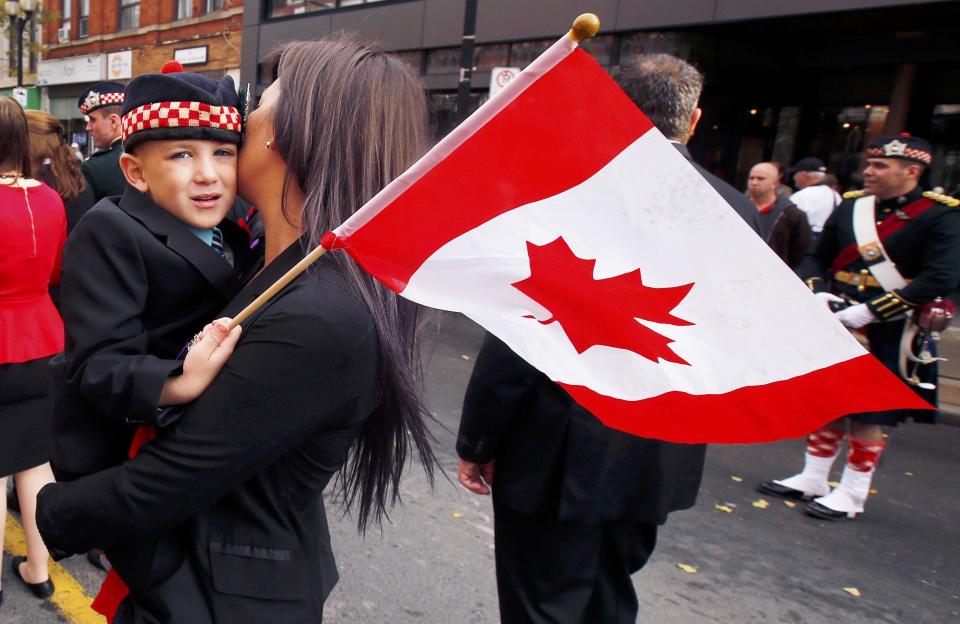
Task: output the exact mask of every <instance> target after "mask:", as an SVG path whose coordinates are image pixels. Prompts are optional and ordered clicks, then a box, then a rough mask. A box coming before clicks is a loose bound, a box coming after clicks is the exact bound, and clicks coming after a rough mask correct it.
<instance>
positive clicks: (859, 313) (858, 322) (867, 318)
mask: <svg viewBox="0 0 960 624" xmlns="http://www.w3.org/2000/svg"><path fill="white" fill-rule="evenodd" d="M837 320H838V321H840V322H841V323H843V324H844V325H845V326H847V327H849V328H850V329H860V328H861V327H863V326H864V325H866V324H868V323H872V322H874V321H876V320H877V317H875V316H874V315H873V312H871V311H870V308H868V307H867V304H865V303H858V304H857V305H854V306H850V307H849V308H844V309H842V310H840V311H839V312H837Z"/></svg>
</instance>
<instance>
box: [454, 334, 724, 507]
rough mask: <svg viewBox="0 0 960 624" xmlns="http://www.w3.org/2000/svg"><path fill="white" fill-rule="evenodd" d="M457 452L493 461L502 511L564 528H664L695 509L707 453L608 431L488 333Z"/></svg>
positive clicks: (478, 460) (495, 491) (474, 459)
mask: <svg viewBox="0 0 960 624" xmlns="http://www.w3.org/2000/svg"><path fill="white" fill-rule="evenodd" d="M457 452H458V454H459V455H460V457H461V458H462V459H465V460H467V461H471V462H475V463H479V464H485V463H488V462H490V461H492V460H496V471H495V474H494V482H493V496H494V498H495V499H496V501H497V504H502V505H505V506H507V507H509V508H510V509H513V510H515V511H519V512H523V513H527V514H549V515H550V516H552V517H554V518H556V519H559V520H560V521H562V522H573V523H581V524H594V523H599V522H606V521H609V520H623V519H628V520H636V521H639V522H646V523H651V524H663V523H664V522H665V521H666V519H667V514H668V513H670V512H671V511H675V510H679V509H686V508H689V507H692V506H693V504H694V503H695V502H696V500H697V491H698V489H699V487H700V479H701V477H702V475H703V464H704V458H705V455H706V446H705V445H702V444H673V443H668V442H660V441H657V440H649V439H644V438H639V437H636V436H632V435H629V434H626V433H623V432H621V431H616V430H613V429H610V428H608V427H606V426H604V425H603V424H602V423H601V422H600V421H599V420H598V419H597V418H595V417H594V416H593V415H592V414H590V413H589V412H588V411H587V410H585V409H583V408H582V407H580V406H579V405H578V404H577V403H575V402H574V401H573V399H571V398H570V395H568V394H567V393H566V392H565V391H564V390H563V389H562V388H560V386H558V385H557V384H555V383H554V382H552V381H551V380H550V379H549V378H548V377H547V376H546V375H544V374H543V373H541V372H540V371H538V370H537V369H536V368H534V367H533V366H531V365H530V364H528V363H527V362H526V361H524V360H523V359H522V358H520V357H519V356H518V355H516V354H515V353H514V352H513V351H511V350H510V348H509V347H507V346H506V345H505V344H504V343H503V342H502V341H500V340H499V339H497V338H496V337H494V336H493V335H490V334H487V336H486V337H485V338H484V341H483V346H482V347H481V348H480V353H479V355H478V356H477V361H476V365H475V366H474V370H473V375H472V377H471V378H470V383H469V386H468V388H467V393H466V397H465V399H464V403H463V414H462V416H461V419H460V431H459V435H458V440H457Z"/></svg>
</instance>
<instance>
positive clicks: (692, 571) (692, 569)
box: [677, 563, 699, 574]
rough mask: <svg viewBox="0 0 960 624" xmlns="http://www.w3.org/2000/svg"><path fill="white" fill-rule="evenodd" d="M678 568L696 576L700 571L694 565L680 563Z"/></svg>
mask: <svg viewBox="0 0 960 624" xmlns="http://www.w3.org/2000/svg"><path fill="white" fill-rule="evenodd" d="M677 567H678V568H680V569H681V570H683V571H684V572H686V573H687V574H696V573H697V572H699V570H698V569H697V568H695V567H693V566H692V565H687V564H685V563H678V564H677Z"/></svg>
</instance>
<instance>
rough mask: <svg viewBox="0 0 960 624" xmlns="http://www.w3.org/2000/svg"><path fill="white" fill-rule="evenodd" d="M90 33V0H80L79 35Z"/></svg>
mask: <svg viewBox="0 0 960 624" xmlns="http://www.w3.org/2000/svg"><path fill="white" fill-rule="evenodd" d="M89 34H90V0H80V19H78V20H77V36H78V37H86V36H88V35H89Z"/></svg>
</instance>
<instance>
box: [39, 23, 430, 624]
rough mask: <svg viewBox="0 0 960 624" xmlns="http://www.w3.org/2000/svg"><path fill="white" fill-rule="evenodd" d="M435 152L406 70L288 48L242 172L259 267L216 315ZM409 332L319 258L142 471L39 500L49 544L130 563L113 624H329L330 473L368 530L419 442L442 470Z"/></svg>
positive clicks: (214, 331) (329, 47)
mask: <svg viewBox="0 0 960 624" xmlns="http://www.w3.org/2000/svg"><path fill="white" fill-rule="evenodd" d="M130 86H131V87H132V86H133V83H131V85H130ZM129 88H130V87H128V94H129ZM305 111H306V113H305ZM425 142H426V107H425V102H424V95H423V90H422V86H421V84H420V82H419V80H418V79H417V78H416V77H415V76H414V75H413V74H412V73H411V71H410V70H409V68H407V67H406V66H405V64H404V63H403V62H402V61H400V60H399V59H397V58H395V57H392V56H389V55H385V54H382V53H380V52H377V51H375V50H373V49H371V48H369V47H368V46H364V45H362V44H358V43H355V42H353V41H351V40H349V39H343V38H338V39H329V40H325V41H320V42H301V43H295V44H291V45H290V46H288V47H287V48H286V49H285V51H284V53H283V55H282V57H281V60H280V68H279V78H278V80H277V81H276V82H275V83H274V84H273V85H271V86H270V87H269V88H268V89H267V91H266V92H264V94H263V97H262V100H261V107H260V109H259V110H257V111H256V112H254V113H252V114H251V115H250V117H249V120H248V125H247V128H246V141H245V147H244V149H243V151H242V153H241V155H240V159H239V175H238V179H239V187H240V192H241V194H242V195H244V196H245V197H246V199H248V200H250V201H251V202H253V203H254V204H255V205H256V206H257V207H258V210H259V211H260V214H261V215H262V217H263V222H264V226H265V233H266V245H265V254H266V256H265V260H264V264H265V266H264V269H263V270H262V272H261V273H259V274H258V275H257V276H256V277H254V279H253V280H252V281H251V282H250V283H248V284H247V286H246V287H245V288H244V289H243V290H242V291H241V292H240V294H239V295H237V296H236V297H235V298H234V299H233V301H232V302H231V303H230V304H229V305H228V306H227V308H226V309H225V310H224V311H223V315H225V316H234V315H235V314H236V313H237V312H239V311H240V310H241V309H242V308H243V307H244V306H245V305H246V304H247V303H249V302H250V301H252V300H253V299H254V298H255V297H256V296H257V295H259V294H260V293H261V292H263V291H264V290H265V289H266V288H267V287H268V286H269V285H271V284H272V283H273V282H274V281H275V280H276V279H277V278H278V277H279V276H281V275H282V274H283V273H285V272H286V271H287V270H288V269H289V268H290V267H292V266H293V265H294V264H296V263H297V262H298V261H299V260H300V259H302V258H303V256H304V255H305V254H306V252H307V251H309V250H310V249H311V248H312V246H313V245H315V244H316V243H317V242H318V241H319V239H320V237H321V236H322V235H323V233H324V232H326V231H327V230H329V229H331V228H333V227H335V226H337V225H339V223H341V222H342V221H343V220H344V219H346V217H347V216H349V215H350V214H351V213H352V212H354V211H355V210H356V209H358V208H359V207H360V206H362V205H363V204H364V203H365V202H366V201H367V200H369V199H370V198H371V197H372V196H373V195H374V194H375V193H376V192H377V191H379V190H380V188H382V187H383V186H384V185H385V184H386V183H387V182H389V181H390V180H392V179H393V178H394V177H396V176H398V175H399V174H400V173H402V172H403V171H404V170H405V169H406V168H407V167H408V166H409V165H410V164H412V163H413V162H414V160H415V159H416V158H417V157H418V156H419V155H420V154H421V153H422V150H423V149H424V147H425ZM416 316H417V315H416V310H415V308H414V307H413V305H412V304H409V303H408V302H405V301H403V300H401V299H399V298H397V297H396V296H395V295H394V294H393V293H391V292H390V291H388V290H387V289H386V288H385V287H383V286H382V285H380V284H379V283H377V282H375V281H374V280H373V278H372V277H370V276H369V275H367V274H365V273H364V272H363V271H361V270H360V269H359V267H357V266H356V265H355V264H354V263H353V262H352V261H351V260H350V259H349V258H347V257H346V256H344V255H341V254H329V255H328V256H325V257H324V258H322V259H321V260H320V261H319V262H318V263H317V265H315V266H314V267H313V268H312V269H311V270H309V271H307V272H306V273H304V274H303V275H301V276H300V277H298V278H297V279H295V280H294V281H293V282H292V283H291V284H290V285H288V286H287V287H286V288H285V289H284V290H283V291H282V292H281V293H280V294H279V295H277V296H276V297H274V298H273V299H272V300H271V301H270V302H269V303H267V304H266V305H265V306H264V307H262V308H261V309H260V310H259V311H258V312H256V313H255V314H254V315H253V316H252V317H251V318H250V319H248V320H247V321H246V322H244V324H243V335H242V337H241V338H240V340H239V343H238V345H237V348H236V352H235V353H233V355H232V356H231V358H230V359H229V361H228V362H227V364H226V366H225V368H224V370H223V371H222V372H221V373H220V374H219V375H218V376H217V377H216V379H214V381H213V383H212V384H211V385H210V386H209V388H207V389H206V391H205V392H204V393H203V394H202V395H201V396H200V397H199V398H198V399H197V400H196V401H194V402H192V403H190V404H188V405H186V406H185V408H184V409H183V410H182V413H181V414H180V415H179V420H177V422H176V423H175V424H173V425H171V426H169V427H166V428H165V429H163V430H161V431H160V433H159V436H158V438H157V439H156V440H155V441H154V442H151V443H149V444H147V445H146V446H144V447H143V448H142V449H141V451H140V453H139V454H138V455H137V456H136V457H135V458H134V459H133V460H131V461H128V462H126V463H124V464H123V465H121V466H118V467H116V468H112V469H110V470H106V471H103V472H100V473H97V474H95V475H91V476H89V477H86V478H84V479H81V480H79V481H77V482H76V483H73V484H67V485H58V486H51V487H48V488H45V489H44V490H43V492H41V496H40V510H39V512H38V521H39V524H40V528H41V531H42V532H43V534H44V537H45V539H46V541H47V543H48V544H49V545H50V546H52V547H54V548H56V549H58V550H60V551H63V554H65V553H76V552H83V551H84V550H86V549H88V548H90V547H93V546H97V545H100V546H103V547H105V548H107V549H108V550H109V549H114V550H117V549H119V550H123V551H125V552H126V554H127V555H132V556H127V557H125V561H126V562H127V564H128V565H127V569H125V570H121V576H122V577H123V578H124V580H125V581H126V582H127V584H128V585H130V590H131V594H130V596H129V597H128V598H127V599H126V600H125V601H124V602H123V603H122V604H121V605H120V608H119V610H118V612H117V616H116V618H115V620H114V621H115V622H139V621H159V622H200V623H202V622H231V621H235V622H261V621H262V622H268V621H269V622H290V623H297V622H319V621H320V620H321V617H322V609H323V602H324V600H325V599H326V596H327V595H328V594H329V592H330V590H331V589H332V587H333V585H334V583H335V582H336V580H337V573H336V567H335V564H334V561H333V555H332V552H331V548H330V539H329V534H328V532H327V528H326V516H325V511H324V508H323V499H322V496H321V493H322V492H323V490H324V489H325V488H326V485H327V483H328V482H329V481H330V479H331V478H332V477H333V475H334V474H335V473H336V472H337V471H338V470H339V469H340V468H341V467H342V466H344V464H345V469H344V472H343V473H341V475H340V477H341V478H340V480H339V482H338V485H339V486H340V490H341V492H342V494H343V495H344V496H345V499H346V501H347V502H348V504H349V503H354V504H356V507H357V518H358V523H359V525H360V528H361V529H363V528H365V527H366V526H368V525H369V524H370V523H371V522H373V523H377V522H379V520H380V519H381V517H382V514H383V512H384V510H385V509H386V507H387V506H388V505H389V504H390V503H389V501H392V500H395V496H396V493H397V487H398V482H399V479H400V474H401V472H402V470H403V466H404V463H405V461H406V456H407V453H408V451H409V450H410V448H411V446H412V447H413V448H415V449H416V450H417V451H418V452H419V454H420V455H421V457H422V458H423V459H424V464H425V466H427V470H428V472H430V473H431V474H432V465H433V461H434V460H433V455H432V452H431V450H430V447H429V444H428V434H427V431H426V427H425V417H426V413H427V412H426V410H425V408H424V406H423V404H422V402H421V398H420V395H419V392H418V382H417V374H418V371H419V363H418V361H417V360H418V350H417V345H416V340H415V337H414V336H415V330H416V321H417V318H416ZM226 339H228V337H227V334H226V332H225V330H224V329H223V328H222V327H220V326H219V325H216V324H214V325H212V326H209V327H208V328H207V330H206V331H205V332H204V337H203V341H212V342H213V343H217V342H218V341H220V340H226ZM199 352H201V353H202V351H199ZM212 352H214V353H215V350H214V351H212ZM193 353H194V352H193V351H192V350H191V354H190V355H188V359H187V362H186V363H185V366H187V365H188V364H190V362H191V358H193V359H196V357H194V356H193V355H192V354H193ZM200 365H201V367H202V365H203V363H202V362H201V363H200Z"/></svg>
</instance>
